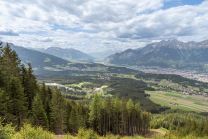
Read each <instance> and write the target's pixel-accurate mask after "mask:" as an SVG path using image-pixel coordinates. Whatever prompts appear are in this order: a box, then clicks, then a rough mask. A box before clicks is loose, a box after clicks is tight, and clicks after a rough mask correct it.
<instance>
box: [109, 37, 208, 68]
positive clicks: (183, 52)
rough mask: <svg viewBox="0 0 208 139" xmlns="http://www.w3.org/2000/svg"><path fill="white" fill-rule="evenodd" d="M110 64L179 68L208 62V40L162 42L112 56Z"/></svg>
mask: <svg viewBox="0 0 208 139" xmlns="http://www.w3.org/2000/svg"><path fill="white" fill-rule="evenodd" d="M107 62H108V63H112V64H121V65H122V64H128V65H146V66H162V67H170V66H178V65H179V64H184V63H192V64H193V63H206V62H208V40H205V41H202V42H194V41H191V42H187V43H184V42H180V41H178V40H168V41H164V40H163V41H160V42H155V43H151V44H148V45H147V46H145V47H143V48H139V49H135V50H132V49H128V50H126V51H124V52H121V53H117V54H114V55H111V56H109V57H108V58H107Z"/></svg>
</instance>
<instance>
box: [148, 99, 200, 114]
mask: <svg viewBox="0 0 208 139" xmlns="http://www.w3.org/2000/svg"><path fill="white" fill-rule="evenodd" d="M149 99H150V100H152V101H153V102H154V103H156V104H160V105H161V106H168V107H170V108H171V109H181V110H186V111H195V112H198V113H199V111H198V110H197V109H194V108H193V107H189V106H186V105H181V104H180V105H179V106H174V105H170V104H169V103H170V101H165V100H161V99H157V98H153V97H150V98H149Z"/></svg>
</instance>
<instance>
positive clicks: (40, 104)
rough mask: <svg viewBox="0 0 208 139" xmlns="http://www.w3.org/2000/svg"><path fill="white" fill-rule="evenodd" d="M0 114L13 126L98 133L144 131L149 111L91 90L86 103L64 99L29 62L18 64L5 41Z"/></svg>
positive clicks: (0, 70)
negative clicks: (40, 78)
mask: <svg viewBox="0 0 208 139" xmlns="http://www.w3.org/2000/svg"><path fill="white" fill-rule="evenodd" d="M0 83H1V84H0V106H1V107H0V117H1V119H3V120H1V122H2V123H3V125H6V124H8V123H12V124H13V126H17V130H20V128H21V127H22V126H23V123H25V122H26V123H30V124H32V125H33V126H37V127H38V126H42V127H43V128H44V129H46V130H48V131H52V132H54V133H55V134H63V133H67V132H69V133H72V134H75V133H77V132H78V130H79V128H81V127H82V128H85V129H88V128H93V129H94V130H95V131H97V133H99V134H100V135H104V134H106V133H107V132H112V133H113V134H123V135H133V134H135V133H138V134H145V133H147V132H148V129H149V123H150V114H149V113H148V112H142V111H141V108H140V104H139V103H137V104H135V103H134V102H133V101H132V100H131V99H130V100H129V101H128V102H126V101H125V99H124V98H122V100H121V101H120V100H119V98H118V97H117V98H116V99H114V98H112V99H110V98H108V99H107V100H103V101H102V100H101V99H100V97H99V96H98V95H97V94H95V97H94V98H93V100H92V102H91V104H90V106H87V105H82V104H80V103H77V102H75V101H73V100H69V99H65V98H64V97H63V95H62V93H61V92H60V90H59V89H58V88H55V89H51V88H49V87H47V86H46V85H45V84H44V83H43V84H42V85H39V84H37V81H36V76H35V75H34V74H33V70H32V67H31V65H30V63H29V64H28V67H25V65H24V64H21V60H20V59H19V57H18V55H17V54H16V52H15V51H13V50H12V49H11V48H10V47H9V45H8V44H7V45H6V46H5V47H4V48H1V54H0Z"/></svg>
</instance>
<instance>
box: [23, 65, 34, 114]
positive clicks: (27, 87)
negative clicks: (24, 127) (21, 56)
mask: <svg viewBox="0 0 208 139" xmlns="http://www.w3.org/2000/svg"><path fill="white" fill-rule="evenodd" d="M21 77H22V85H23V88H24V93H25V95H26V97H27V101H28V111H29V113H30V111H31V110H32V101H33V99H34V96H35V92H37V82H36V77H35V75H34V74H33V70H32V67H31V64H30V63H28V69H27V68H26V67H25V66H24V65H23V64H22V65H21Z"/></svg>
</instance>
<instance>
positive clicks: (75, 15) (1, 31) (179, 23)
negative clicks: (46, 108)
mask: <svg viewBox="0 0 208 139" xmlns="http://www.w3.org/2000/svg"><path fill="white" fill-rule="evenodd" d="M166 1H171V0H128V1H126V0H58V1H57V0H32V1H31V0H18V1H16V0H1V1H0V9H1V10H0V19H1V23H0V35H2V36H1V37H2V40H3V41H8V42H13V43H15V44H16V45H22V46H25V47H50V46H60V47H73V48H75V49H79V50H83V51H85V52H87V51H93V50H94V51H96V50H105V49H110V48H112V47H115V48H118V49H122V50H124V49H128V48H133V49H134V48H137V47H141V46H144V45H146V44H148V43H151V42H154V41H158V40H163V39H180V40H182V41H189V40H196V41H201V40H204V39H207V37H208V35H207V31H208V24H207V23H208V18H207V17H208V9H207V7H208V1H207V0H206V1H204V2H203V3H201V4H199V5H194V6H190V5H186V6H179V7H174V8H170V9H166V10H162V9H161V8H162V6H163V4H164V2H166ZM17 32H18V33H17ZM3 35H4V36H3ZM5 35H10V36H5ZM12 35H13V36H12ZM18 35H19V36H18Z"/></svg>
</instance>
